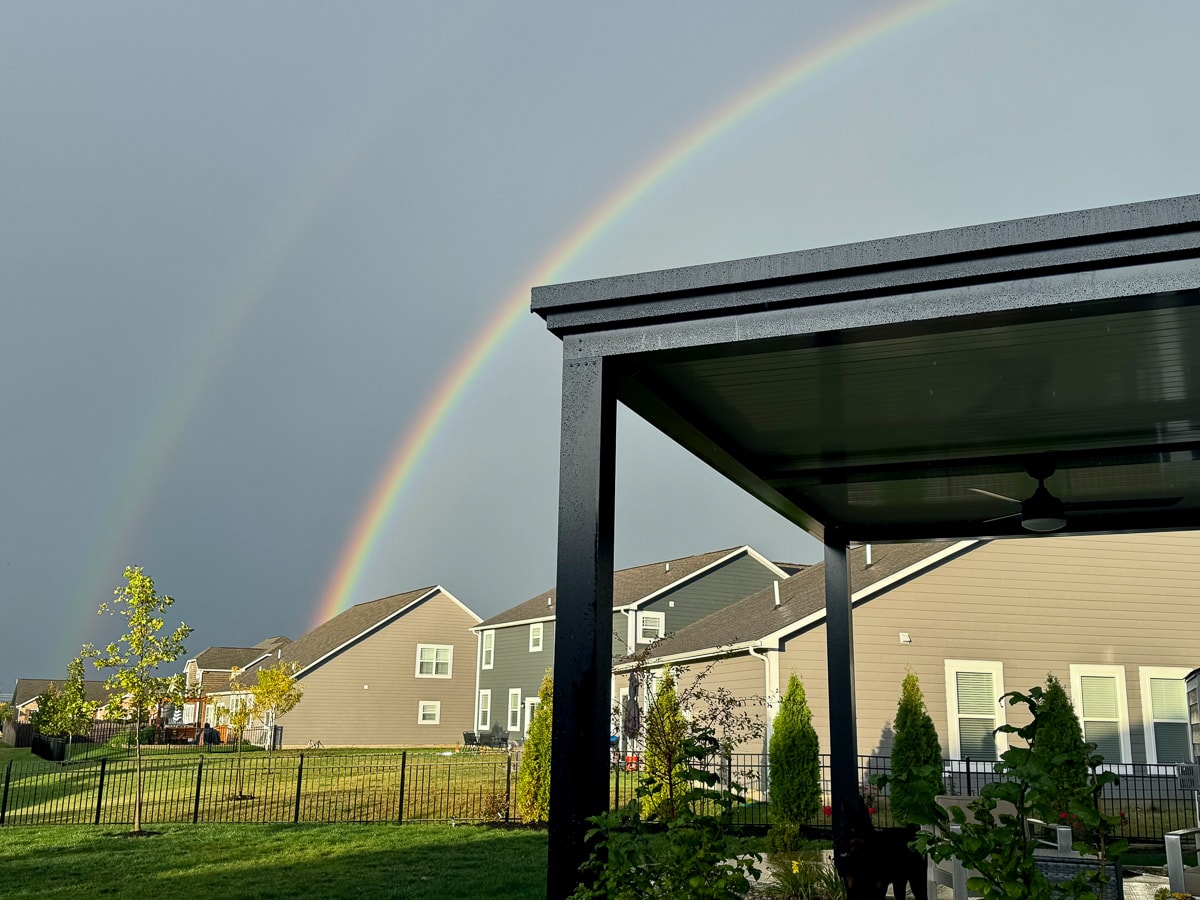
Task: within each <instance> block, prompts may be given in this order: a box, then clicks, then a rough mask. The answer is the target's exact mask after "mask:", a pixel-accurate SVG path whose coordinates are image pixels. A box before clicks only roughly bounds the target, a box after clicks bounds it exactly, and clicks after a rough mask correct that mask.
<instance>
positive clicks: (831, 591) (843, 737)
mask: <svg viewBox="0 0 1200 900" xmlns="http://www.w3.org/2000/svg"><path fill="white" fill-rule="evenodd" d="M852 612H853V610H852V606H851V592H850V554H849V551H848V547H847V543H846V540H845V538H844V537H842V536H841V535H840V534H839V533H838V532H837V531H836V530H835V529H826V531H825V647H826V660H827V664H828V668H829V770H830V771H829V787H830V793H831V795H832V796H831V804H832V806H833V834H834V838H835V839H836V838H837V837H838V836H840V835H841V834H842V832H843V830H844V829H845V826H846V817H845V815H844V814H843V810H844V809H848V808H850V807H847V806H846V805H845V804H846V803H853V802H854V801H855V800H856V799H857V796H858V717H857V712H856V710H855V705H854V628H853V621H852Z"/></svg>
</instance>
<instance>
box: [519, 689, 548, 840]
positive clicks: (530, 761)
mask: <svg viewBox="0 0 1200 900" xmlns="http://www.w3.org/2000/svg"><path fill="white" fill-rule="evenodd" d="M553 717H554V677H553V675H552V674H551V673H550V670H549V669H547V670H546V676H545V677H544V678H543V679H542V686H541V688H540V689H539V690H538V706H537V710H536V711H535V712H534V714H533V721H531V722H530V723H529V736H528V737H527V738H526V740H525V747H524V749H523V750H522V752H521V768H520V769H519V770H518V772H517V815H518V816H520V817H521V818H522V819H523V820H524V821H526V822H545V821H546V820H547V819H548V818H549V816H550V735H551V727H550V726H551V720H552V719H553Z"/></svg>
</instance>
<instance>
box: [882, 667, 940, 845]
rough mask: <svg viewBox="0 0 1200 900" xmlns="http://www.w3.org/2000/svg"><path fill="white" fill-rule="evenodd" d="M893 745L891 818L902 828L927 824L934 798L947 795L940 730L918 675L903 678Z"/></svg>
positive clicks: (890, 780)
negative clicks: (930, 711)
mask: <svg viewBox="0 0 1200 900" xmlns="http://www.w3.org/2000/svg"><path fill="white" fill-rule="evenodd" d="M895 731H896V736H895V738H894V739H893V741H892V774H891V776H890V777H889V778H888V784H890V785H891V809H892V816H893V818H894V819H895V820H896V822H897V823H898V824H900V825H908V824H910V823H915V822H922V821H926V820H928V818H929V813H928V810H930V809H931V808H932V806H933V804H934V797H936V796H937V795H938V794H944V793H945V792H946V788H945V785H944V784H943V783H942V747H941V744H940V743H939V742H938V735H937V728H936V727H935V726H934V724H933V719H931V718H930V717H929V712H928V711H927V710H926V709H925V698H924V697H923V696H922V694H921V683H920V681H918V679H917V675H916V673H915V672H912V671H910V672H909V673H908V674H907V675H905V676H904V681H903V682H902V683H901V686H900V703H899V704H898V705H897V708H896V722H895Z"/></svg>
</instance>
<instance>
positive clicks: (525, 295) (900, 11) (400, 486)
mask: <svg viewBox="0 0 1200 900" xmlns="http://www.w3.org/2000/svg"><path fill="white" fill-rule="evenodd" d="M953 2H954V0H917V2H907V3H901V4H899V5H897V6H895V7H893V8H892V9H890V10H888V11H887V12H884V13H881V14H880V15H878V16H874V17H871V18H869V19H866V20H864V21H862V22H860V23H858V24H856V25H854V26H853V27H851V28H848V29H846V30H844V31H842V32H840V33H838V34H837V35H835V36H833V37H832V38H831V39H830V40H828V41H826V42H825V43H824V44H821V45H819V46H817V47H815V48H811V49H809V50H807V51H806V52H805V53H804V54H803V55H802V56H800V57H799V58H798V59H795V60H792V61H790V62H789V63H787V64H786V65H785V66H783V67H782V68H780V69H777V70H776V71H774V72H772V73H771V74H770V75H769V76H767V77H766V78H764V79H762V80H761V81H759V82H758V83H757V84H755V85H754V86H752V87H751V88H750V89H749V90H747V91H745V92H744V93H742V94H741V95H740V96H738V97H736V98H735V99H734V100H733V101H731V102H730V103H728V104H726V105H725V106H723V107H721V108H720V109H718V110H717V111H716V112H715V113H714V114H712V115H710V116H709V117H708V118H706V119H704V120H703V121H702V122H700V123H699V124H698V125H696V126H694V127H693V128H692V129H691V130H690V131H688V132H686V133H685V134H683V135H682V136H681V137H680V138H678V139H677V140H676V141H675V142H674V143H672V144H670V145H668V146H667V147H666V148H665V149H663V150H662V151H661V152H660V153H659V154H658V155H657V156H655V157H654V158H652V159H651V160H650V161H649V162H648V163H647V164H646V165H645V166H644V167H642V168H641V169H640V170H639V171H637V172H636V173H635V174H634V175H633V176H632V177H630V178H629V179H627V180H626V181H625V182H624V184H622V185H621V186H620V188H619V189H618V190H617V191H616V192H615V193H613V194H612V195H611V196H610V197H609V198H608V199H607V200H605V201H604V202H603V203H602V204H600V206H598V207H597V208H596V209H595V210H594V211H593V212H592V213H591V214H590V215H589V216H588V217H587V218H586V219H585V220H584V221H583V222H581V223H580V224H579V226H578V227H577V228H576V229H575V230H574V231H573V232H571V233H570V234H569V235H568V236H567V237H566V238H564V239H563V240H562V241H560V242H559V243H558V244H557V245H556V246H555V247H554V248H553V249H552V250H551V251H550V253H549V254H547V255H546V256H545V258H544V259H543V260H542V261H541V262H540V263H539V264H538V265H537V266H536V267H535V268H534V269H533V270H532V271H531V272H529V274H528V275H527V276H526V277H525V278H522V279H521V281H520V283H519V285H518V286H517V287H516V288H515V289H514V290H513V292H512V293H511V294H510V295H509V296H508V297H507V298H506V299H505V300H504V302H503V304H502V305H501V306H500V308H499V309H498V310H497V311H496V313H495V314H493V315H492V317H491V318H490V319H489V320H488V322H487V323H486V324H485V325H484V327H483V328H482V329H480V330H479V332H478V333H477V334H476V335H475V337H474V338H473V339H472V340H471V342H470V344H468V345H467V347H466V348H464V349H463V351H462V352H461V353H460V354H459V356H458V358H457V359H456V360H455V361H454V364H453V366H452V367H451V369H450V371H449V372H448V373H447V374H446V375H445V377H444V378H443V379H442V381H441V382H440V383H439V384H438V386H437V388H436V389H435V390H434V392H433V393H432V394H431V395H430V397H429V398H428V399H427V400H426V401H425V403H424V405H423V406H422V407H421V410H420V412H419V414H418V415H417V418H416V420H415V421H414V422H412V423H411V424H410V425H409V427H408V428H407V429H406V430H405V431H404V432H403V433H402V434H401V435H400V438H399V440H398V441H397V443H396V446H395V448H394V450H393V451H392V454H391V457H390V458H389V462H388V463H387V465H386V466H385V467H384V470H383V472H382V473H381V474H380V476H379V478H378V479H377V480H376V482H375V484H374V486H373V488H372V490H371V493H370V495H369V498H368V500H367V503H366V504H365V506H364V508H363V510H362V513H361V514H360V516H359V518H358V521H357V524H356V525H355V526H354V528H353V530H352V532H351V534H350V536H349V539H348V540H347V541H346V543H345V545H344V547H343V549H342V552H341V554H340V556H339V557H338V561H337V565H336V567H335V569H334V570H333V572H332V573H331V575H330V577H329V579H328V582H327V585H326V588H325V591H324V593H323V594H322V596H321V599H320V601H319V603H318V606H317V609H316V612H315V615H314V617H313V621H312V627H316V626H317V625H319V624H321V623H322V622H325V621H327V620H328V619H330V618H332V617H333V616H335V615H337V614H338V613H340V612H342V611H343V610H345V609H347V608H349V606H350V605H351V603H352V602H353V600H354V595H355V587H356V585H357V583H358V580H359V577H360V576H361V574H362V571H363V568H364V567H365V565H366V563H367V561H368V560H369V559H370V557H371V552H372V549H373V548H374V545H375V543H376V541H377V539H378V537H379V534H380V532H381V531H382V529H383V527H384V525H385V524H386V522H387V520H388V518H389V516H390V515H391V513H392V510H393V509H394V508H395V507H396V505H397V503H398V501H399V500H400V496H401V494H402V493H403V491H404V488H405V487H406V486H407V485H408V484H409V483H410V481H411V479H412V476H413V473H414V472H415V471H416V469H417V466H418V465H419V463H420V462H421V459H422V457H423V456H424V454H425V451H426V450H427V449H428V448H429V446H430V444H431V443H432V441H433V440H434V438H435V437H436V436H437V434H438V432H439V430H440V429H441V427H442V425H443V423H444V422H445V421H446V418H447V416H449V415H450V413H451V412H452V411H453V409H454V407H455V405H456V404H457V403H458V401H459V399H460V398H461V397H462V396H463V394H464V392H465V391H466V390H467V389H468V388H469V387H470V385H471V383H472V381H473V380H474V378H475V376H476V375H477V374H478V373H479V371H480V370H481V369H482V368H483V366H484V365H485V363H486V362H487V361H488V359H489V357H491V356H492V354H493V353H495V352H496V350H497V348H498V347H499V346H500V344H501V342H502V341H503V340H504V338H505V336H506V335H508V333H509V332H510V331H511V330H512V329H513V326H514V325H516V323H517V322H519V321H520V320H521V319H522V317H523V316H525V315H527V314H528V309H529V288H530V286H532V285H537V284H547V283H551V282H554V281H556V280H559V279H560V275H559V273H560V272H562V271H563V269H564V268H565V267H566V266H567V265H568V264H569V263H571V262H572V261H573V260H574V259H575V258H576V257H577V256H578V255H579V254H580V253H581V251H582V250H583V249H584V248H585V247H587V246H588V244H590V243H591V242H592V241H593V240H595V239H596V238H597V237H598V236H599V235H600V234H601V232H603V231H604V230H605V229H607V228H609V227H610V226H611V225H612V224H613V223H614V222H615V221H616V220H617V219H618V218H619V217H620V216H621V215H623V214H624V213H625V212H626V211H628V210H629V209H630V207H632V206H633V205H634V204H636V203H637V202H638V201H639V200H640V199H642V198H643V197H644V196H645V195H646V194H647V193H648V192H649V191H650V190H651V189H652V188H653V187H655V186H656V185H657V184H658V183H660V182H661V181H662V180H663V179H664V178H666V177H667V176H668V175H670V174H671V173H672V172H674V171H675V170H676V169H678V168H679V167H681V166H683V165H684V164H685V163H686V162H688V161H689V160H690V159H692V158H693V157H694V156H695V155H696V154H697V153H699V151H701V150H702V149H704V148H705V147H707V146H708V145H709V144H710V143H712V142H713V141H715V140H717V139H718V138H720V137H722V136H723V135H725V134H726V133H727V132H729V131H730V130H731V129H732V128H733V127H734V126H736V125H739V124H741V123H742V122H744V121H745V120H746V119H748V118H750V117H751V116H753V115H754V114H755V113H756V112H758V111H759V110H761V109H763V108H764V107H766V106H768V105H769V104H771V103H772V102H774V101H776V100H778V99H780V98H781V97H783V96H784V95H786V94H787V93H788V92H789V91H791V90H793V89H795V88H796V87H798V86H800V85H802V84H804V83H805V82H807V81H808V80H810V79H812V78H814V77H816V76H817V75H819V74H820V73H822V72H823V71H825V70H826V69H828V68H830V67H831V66H833V65H835V64H836V63H838V62H840V61H842V60H843V59H846V58H847V57H849V56H851V55H853V54H855V53H858V52H860V51H862V50H864V49H866V48H867V47H869V46H871V45H873V44H875V43H878V42H880V41H882V40H883V39H885V38H886V37H888V36H889V35H891V34H893V33H895V32H896V31H899V30H901V29H904V28H907V27H910V26H912V25H914V24H916V23H917V22H920V21H922V20H924V19H926V18H928V17H929V16H931V15H933V14H934V13H937V12H939V11H940V10H942V9H944V8H947V7H949V6H950V5H951V4H952V3H953ZM360 599H361V600H365V599H369V598H360Z"/></svg>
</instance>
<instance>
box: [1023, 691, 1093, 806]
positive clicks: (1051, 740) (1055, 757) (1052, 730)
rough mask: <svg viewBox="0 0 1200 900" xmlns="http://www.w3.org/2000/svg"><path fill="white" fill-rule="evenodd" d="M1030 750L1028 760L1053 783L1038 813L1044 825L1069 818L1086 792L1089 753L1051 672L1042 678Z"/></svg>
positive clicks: (1067, 701) (1065, 695)
mask: <svg viewBox="0 0 1200 900" xmlns="http://www.w3.org/2000/svg"><path fill="white" fill-rule="evenodd" d="M1030 751H1031V753H1030V756H1031V758H1032V760H1033V761H1035V762H1036V763H1038V764H1039V765H1040V766H1041V767H1042V768H1043V769H1044V770H1045V771H1046V772H1047V773H1048V775H1049V776H1050V779H1051V781H1052V783H1053V787H1052V788H1051V789H1050V790H1049V791H1048V792H1047V793H1048V794H1049V796H1048V797H1047V798H1046V800H1045V802H1044V803H1043V804H1042V806H1041V808H1040V809H1039V810H1038V813H1039V814H1040V815H1041V816H1042V818H1043V819H1045V820H1046V821H1048V822H1057V821H1058V820H1059V817H1060V815H1061V814H1062V813H1067V814H1068V815H1069V814H1070V812H1071V804H1072V803H1073V802H1078V801H1079V799H1080V798H1081V797H1084V796H1085V795H1086V794H1087V792H1088V790H1089V786H1088V766H1087V759H1088V756H1089V755H1090V753H1091V750H1090V748H1089V747H1088V744H1087V742H1086V741H1084V739H1083V729H1082V728H1080V726H1079V719H1078V718H1076V716H1075V707H1074V706H1072V705H1071V698H1070V697H1068V696H1067V692H1066V690H1064V688H1063V686H1062V683H1061V682H1059V680H1058V679H1057V678H1056V677H1055V676H1054V674H1053V673H1051V674H1048V675H1047V676H1046V687H1045V690H1044V691H1043V694H1042V697H1041V703H1040V706H1039V710H1038V729H1037V740H1036V741H1035V742H1034V743H1033V745H1032V746H1031V747H1030Z"/></svg>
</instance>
